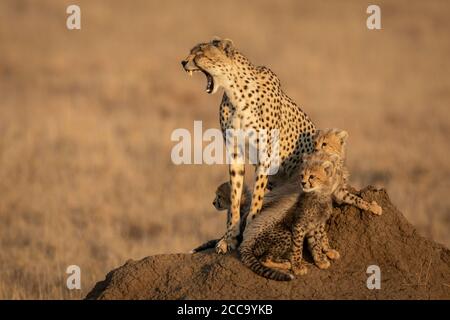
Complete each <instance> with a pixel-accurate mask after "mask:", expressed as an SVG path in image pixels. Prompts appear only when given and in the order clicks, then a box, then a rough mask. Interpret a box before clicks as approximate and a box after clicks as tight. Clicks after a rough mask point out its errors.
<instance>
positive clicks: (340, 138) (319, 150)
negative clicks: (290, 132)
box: [303, 129, 383, 215]
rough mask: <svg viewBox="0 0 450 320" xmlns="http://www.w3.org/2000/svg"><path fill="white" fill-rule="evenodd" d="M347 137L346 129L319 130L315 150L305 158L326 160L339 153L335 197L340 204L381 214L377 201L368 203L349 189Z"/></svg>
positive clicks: (336, 163)
mask: <svg viewBox="0 0 450 320" xmlns="http://www.w3.org/2000/svg"><path fill="white" fill-rule="evenodd" d="M347 138H348V133H347V132H346V131H344V130H339V129H326V130H319V131H317V133H316V136H315V139H314V144H315V152H313V153H311V154H308V155H304V156H303V158H304V159H305V160H307V161H308V159H318V160H319V159H321V160H326V159H327V158H329V156H330V155H337V156H338V157H339V158H338V161H336V162H335V163H334V165H335V170H336V174H335V176H336V181H335V183H336V185H335V191H334V192H333V199H334V200H335V201H336V202H337V203H339V204H340V203H342V202H344V203H347V204H350V205H353V206H356V207H357V208H360V209H362V210H366V211H370V212H372V213H373V214H376V215H381V214H382V212H383V210H382V208H381V207H380V206H379V205H378V204H377V203H376V202H375V201H372V202H371V203H368V202H367V201H364V200H363V199H361V198H360V197H358V196H356V195H354V194H352V193H350V192H349V191H348V187H347V181H348V177H349V172H348V170H347V168H346V166H345V158H346V144H347Z"/></svg>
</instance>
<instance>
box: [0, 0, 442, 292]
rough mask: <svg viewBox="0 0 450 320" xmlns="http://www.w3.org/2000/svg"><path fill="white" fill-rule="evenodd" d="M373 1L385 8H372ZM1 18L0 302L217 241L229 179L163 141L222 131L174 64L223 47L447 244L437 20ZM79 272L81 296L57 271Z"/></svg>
mask: <svg viewBox="0 0 450 320" xmlns="http://www.w3.org/2000/svg"><path fill="white" fill-rule="evenodd" d="M378 2H380V1H378ZM77 3H79V4H80V5H81V10H82V30H81V31H68V30H67V29H66V28H65V18H66V14H65V8H66V6H67V5H69V4H72V1H18V0H9V1H1V2H0V243H1V250H0V298H4V299H22V298H38V299H48V298H56V299H60V298H64V299H65V298H80V297H82V296H83V295H85V294H86V292H87V291H88V290H89V289H90V288H91V287H92V285H93V284H94V283H95V281H96V280H99V279H101V278H102V277H103V276H104V275H105V273H106V272H107V271H109V270H110V269H111V268H114V267H116V266H118V265H120V264H122V263H124V262H125V261H126V260H127V259H129V258H135V259H137V258H141V257H143V256H147V255H151V254H156V253H168V252H184V251H187V250H189V249H190V248H192V247H193V246H194V245H196V244H198V243H199V242H201V241H203V240H205V239H208V238H211V237H214V236H217V235H218V234H219V233H221V232H222V231H223V230H224V216H219V215H217V214H216V213H215V212H214V210H213V207H212V205H211V201H212V197H213V192H214V189H215V187H216V186H217V185H218V184H219V183H220V182H222V181H224V180H225V179H226V178H227V169H226V167H225V166H206V165H202V166H194V165H192V166H175V165H173V164H172V163H171V160H170V150H171V147H172V146H173V143H172V142H171V141H170V134H171V132H172V130H174V129H175V128H180V127H184V128H192V126H193V121H194V120H203V121H204V124H203V125H204V128H210V127H218V104H219V101H220V95H215V96H209V95H206V94H205V93H204V92H203V89H204V87H205V79H203V77H201V76H196V77H194V78H193V79H190V78H189V77H187V76H186V74H185V73H183V72H182V70H181V67H180V65H179V62H180V60H181V59H182V58H183V57H184V56H185V55H186V54H187V52H188V50H189V49H190V48H191V47H192V46H193V45H194V44H195V43H197V42H199V41H203V40H208V39H210V38H211V37H212V36H214V35H220V36H224V37H229V38H232V39H233V40H234V41H235V43H236V45H237V46H238V47H239V48H240V49H241V50H242V51H243V52H244V53H246V54H247V55H248V56H249V57H250V59H251V60H253V61H254V62H255V63H257V64H264V65H267V66H270V67H271V68H272V69H273V70H274V71H275V72H276V73H277V74H278V75H279V77H280V78H281V80H282V83H283V86H284V88H285V91H286V92H287V93H288V94H289V95H290V96H291V97H292V98H293V99H294V100H296V101H297V102H298V103H299V104H300V105H302V106H303V108H304V110H305V111H306V112H307V113H308V114H309V115H310V116H311V117H312V119H313V120H314V121H315V122H316V124H317V125H318V126H319V127H340V128H345V129H347V130H348V131H349V133H350V140H349V153H348V157H349V159H348V164H349V167H350V170H351V172H352V183H353V184H354V185H355V186H356V187H362V186H364V185H367V184H375V185H377V186H382V187H386V188H387V189H388V191H389V193H390V195H391V198H392V200H393V202H394V203H395V204H396V205H397V206H398V207H399V208H400V209H401V210H402V211H403V212H404V213H405V215H406V216H407V218H408V219H409V220H410V221H411V222H412V223H413V224H414V225H415V226H416V227H417V228H418V229H419V231H420V232H421V233H422V234H423V235H425V236H428V237H431V238H433V239H435V240H437V241H439V242H442V243H444V244H446V245H447V246H449V245H450V232H449V230H450V198H449V197H448V191H449V189H450V188H449V186H450V185H449V184H450V182H449V181H450V180H449V178H450V161H449V157H450V152H449V145H448V137H449V133H450V121H449V116H448V107H449V103H450V76H449V75H450V60H449V56H450V41H449V38H448V35H449V34H450V20H449V19H448V16H449V14H450V4H449V3H448V2H446V1H427V2H423V1H417V2H414V3H412V2H411V1H405V2H399V1H395V2H393V1H391V2H388V3H381V8H382V19H383V20H382V24H383V30H382V31H369V30H367V29H366V28H365V19H366V14H365V9H366V8H367V5H368V4H369V2H367V3H366V2H364V1H358V2H350V1H345V2H341V1H339V2H337V1H336V2H331V1H326V2H318V3H316V1H311V2H308V3H299V2H298V1H287V2H286V3H284V2H282V1H279V2H273V1H258V2H257V3H256V1H253V2H250V1H249V2H243V1H222V2H221V3H217V2H213V1H209V2H208V1H188V2H187V1H185V2H181V1H177V2H175V1H164V2H161V1H155V2H150V1H133V2H132V3H131V2H126V1H108V2H107V3H106V2H100V1H87V0H85V1H77ZM71 264H77V265H79V266H80V267H81V269H82V290H81V291H76V292H70V291H69V290H67V289H66V288H65V277H66V274H65V268H66V267H67V266H68V265H71Z"/></svg>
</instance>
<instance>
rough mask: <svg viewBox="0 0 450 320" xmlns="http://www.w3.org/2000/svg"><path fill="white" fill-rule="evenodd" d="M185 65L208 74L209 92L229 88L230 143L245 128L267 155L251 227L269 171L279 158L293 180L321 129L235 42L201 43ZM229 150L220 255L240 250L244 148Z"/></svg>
mask: <svg viewBox="0 0 450 320" xmlns="http://www.w3.org/2000/svg"><path fill="white" fill-rule="evenodd" d="M181 63H182V66H183V68H184V69H185V71H187V72H188V73H190V74H191V75H192V73H193V72H197V71H199V72H202V73H203V74H204V75H205V76H206V79H207V86H206V92H207V93H210V94H211V93H215V92H217V90H218V88H219V87H222V88H223V89H224V94H223V98H222V102H221V104H220V126H221V129H222V133H223V136H224V139H225V141H227V139H230V136H229V135H230V132H236V131H237V130H245V131H246V132H248V140H246V143H248V145H250V147H251V148H255V149H256V150H258V152H261V151H262V153H259V154H265V155H266V156H264V157H261V158H258V159H257V162H256V164H255V179H256V181H255V184H254V187H253V193H252V201H251V207H250V213H249V215H248V217H247V223H249V222H250V221H251V220H253V218H254V217H255V215H257V214H258V213H259V212H260V211H261V207H262V200H263V198H264V194H265V192H266V187H267V184H268V173H270V170H271V167H272V165H273V161H274V159H275V160H276V159H279V162H280V163H279V166H280V169H281V170H282V172H283V174H286V175H287V176H290V175H291V174H292V172H293V171H294V170H295V169H296V168H297V167H298V165H299V164H300V163H301V156H302V154H303V153H310V152H312V151H313V149H314V146H313V136H314V133H315V130H316V129H315V126H314V124H313V123H312V121H311V120H310V119H309V117H308V116H307V115H306V114H305V113H304V112H303V111H302V110H301V109H300V108H299V107H298V106H297V105H296V104H295V102H294V101H292V100H291V99H290V98H289V97H288V96H287V95H286V94H285V93H284V92H283V91H282V89H281V84H280V80H279V79H278V77H277V76H276V75H275V74H274V73H273V72H272V71H271V70H270V69H268V68H266V67H264V66H255V65H253V64H252V63H251V62H250V61H249V60H248V59H247V58H246V57H245V56H244V55H243V54H241V53H240V52H239V51H237V50H236V48H235V47H234V45H233V42H232V41H231V40H229V39H223V40H221V39H214V40H212V41H210V42H206V43H200V44H198V45H196V46H195V47H194V48H192V50H191V51H190V54H189V55H188V56H187V57H186V59H185V60H183V61H182V62H181ZM230 129H231V130H230ZM255 132H256V134H253V133H255ZM232 138H233V139H234V137H232ZM276 139H277V142H278V144H277V143H276V141H275V140H276ZM228 141H229V140H228ZM233 141H234V140H233ZM230 145H231V147H230ZM272 146H277V147H272ZM227 148H228V149H227V154H228V155H231V163H230V166H229V174H230V184H231V190H232V193H231V202H232V206H231V219H230V221H229V222H228V223H227V231H226V233H225V235H224V236H223V237H222V239H221V240H220V241H219V242H218V244H217V246H216V251H217V252H218V253H226V252H227V251H228V250H229V249H235V248H236V244H237V241H236V237H237V235H238V234H239V217H240V214H239V208H240V201H241V194H242V188H243V185H244V172H245V171H244V169H245V168H244V162H243V161H242V159H241V155H242V146H236V145H234V144H228V143H227ZM244 148H245V146H244Z"/></svg>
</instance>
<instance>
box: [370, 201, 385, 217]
mask: <svg viewBox="0 0 450 320" xmlns="http://www.w3.org/2000/svg"><path fill="white" fill-rule="evenodd" d="M369 210H370V211H371V212H372V213H373V214H376V215H377V216H379V215H381V214H382V213H383V209H382V208H381V207H380V206H379V205H378V203H376V202H375V201H372V202H371V203H370V207H369Z"/></svg>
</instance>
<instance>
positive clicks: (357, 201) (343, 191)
mask: <svg viewBox="0 0 450 320" xmlns="http://www.w3.org/2000/svg"><path fill="white" fill-rule="evenodd" d="M333 196H334V198H335V200H336V201H337V202H339V203H341V202H344V203H347V204H350V205H353V206H355V207H357V208H359V209H362V210H365V211H370V212H372V213H373V214H376V215H381V214H382V213H383V209H382V208H381V207H380V206H379V205H378V203H376V202H375V201H372V202H371V203H368V202H367V201H365V200H363V199H361V198H360V197H358V196H357V195H354V194H353V193H350V192H349V191H348V190H347V188H339V189H337V190H336V191H335V192H334V194H333Z"/></svg>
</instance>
